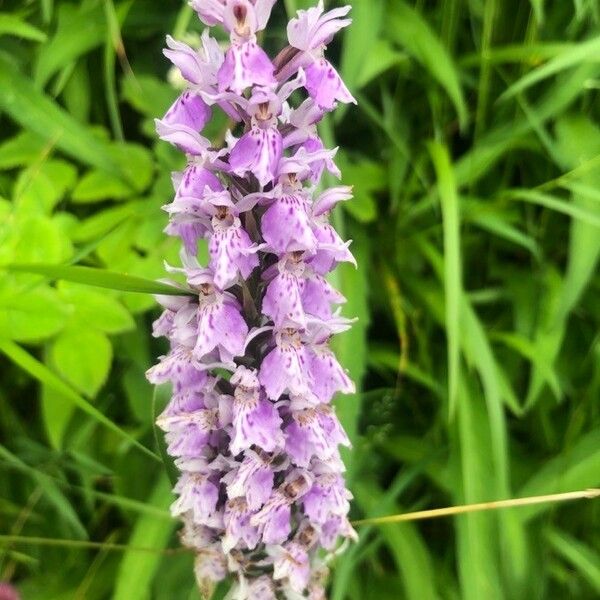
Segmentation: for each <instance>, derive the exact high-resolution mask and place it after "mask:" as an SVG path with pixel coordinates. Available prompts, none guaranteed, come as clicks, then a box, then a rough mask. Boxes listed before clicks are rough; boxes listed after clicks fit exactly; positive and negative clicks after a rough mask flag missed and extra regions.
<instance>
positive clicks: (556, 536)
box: [545, 528, 600, 594]
mask: <svg viewBox="0 0 600 600" xmlns="http://www.w3.org/2000/svg"><path fill="white" fill-rule="evenodd" d="M545 538H546V539H547V540H548V542H550V545H551V546H552V548H554V550H555V551H556V552H557V553H558V554H559V555H560V556H562V557H563V558H564V559H565V560H566V561H567V562H568V563H570V564H571V565H573V567H574V568H575V569H576V570H577V571H578V572H579V573H580V574H581V575H582V577H583V578H584V579H585V580H586V581H587V582H588V583H589V584H590V585H591V586H592V587H593V588H594V591H595V592H596V594H600V554H598V552H595V551H594V550H593V549H592V548H590V547H589V546H586V545H585V544H583V543H581V542H580V541H579V540H577V539H576V538H574V537H572V536H570V535H569V534H568V533H565V532H564V531H560V530H559V529H551V528H549V529H547V530H546V531H545Z"/></svg>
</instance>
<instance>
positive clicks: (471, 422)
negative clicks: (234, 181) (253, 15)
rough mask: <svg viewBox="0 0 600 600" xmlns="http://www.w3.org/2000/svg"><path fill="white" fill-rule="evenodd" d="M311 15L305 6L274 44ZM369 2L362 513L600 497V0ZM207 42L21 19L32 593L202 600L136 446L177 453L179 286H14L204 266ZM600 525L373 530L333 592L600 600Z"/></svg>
mask: <svg viewBox="0 0 600 600" xmlns="http://www.w3.org/2000/svg"><path fill="white" fill-rule="evenodd" d="M307 4H310V2H308V3H307V2H304V1H303V2H300V1H294V0H285V1H283V0H282V1H281V2H279V3H278V5H277V7H276V10H275V12H274V16H273V27H272V28H270V30H269V32H268V33H267V36H268V37H267V38H266V39H265V40H264V42H265V44H266V46H267V48H269V49H274V48H276V47H278V46H280V45H281V44H283V43H284V39H285V38H284V32H285V20H286V14H285V13H286V11H288V13H289V14H291V13H292V12H294V11H295V10H296V9H297V8H299V7H301V6H306V5H307ZM328 4H329V5H330V6H331V5H333V4H334V3H332V2H329V3H328ZM352 5H353V17H354V23H353V25H352V27H351V28H350V29H348V30H347V31H346V33H345V35H344V36H342V38H341V39H340V40H339V41H336V43H334V44H332V46H331V48H330V56H332V57H333V61H334V62H335V63H336V64H338V65H339V66H340V70H341V73H342V75H343V76H344V78H345V80H346V82H347V84H348V87H349V88H350V89H351V90H352V92H353V93H354V94H355V95H356V97H357V99H358V100H359V105H358V107H353V106H350V107H343V108H341V109H339V110H338V111H337V112H336V114H335V115H334V116H333V118H330V119H329V120H328V121H326V122H325V123H323V127H322V134H323V136H324V137H325V138H326V140H327V142H328V143H329V144H330V145H340V146H341V150H340V151H339V154H338V165H339V166H340V167H341V168H342V171H343V173H344V179H343V183H346V184H353V185H354V190H355V196H356V198H355V199H354V200H353V201H351V202H348V203H345V204H344V206H343V207H342V208H341V209H340V210H339V212H337V213H336V214H335V221H336V225H337V226H338V227H339V228H340V229H341V231H342V232H343V235H344V236H345V237H347V238H351V239H353V240H354V242H353V249H354V252H355V254H356V256H357V259H358V262H359V269H358V270H354V269H352V268H341V269H340V270H339V272H338V274H337V275H336V281H335V283H336V284H337V285H338V286H339V287H340V288H341V289H342V291H343V293H344V294H345V295H346V296H347V297H348V299H349V301H348V304H347V305H346V307H345V314H346V315H347V316H357V317H359V322H358V324H357V325H356V326H355V327H354V328H353V330H352V331H351V332H349V333H346V334H343V335H342V336H340V337H339V340H338V341H337V350H338V352H339V355H340V357H341V359H342V361H343V363H344V364H345V365H346V366H347V367H348V368H349V369H350V371H351V372H352V375H353V377H354V378H355V379H356V381H357V382H358V383H359V390H360V392H359V393H357V394H356V395H355V396H353V397H343V398H339V399H338V401H337V406H338V411H339V414H340V416H341V418H342V420H343V422H344V425H345V426H346V428H347V430H348V432H349V434H350V436H351V438H352V439H353V442H354V448H353V450H352V451H351V452H347V453H345V459H346V461H347V465H348V479H349V483H350V487H351V489H352V491H353V492H354V494H355V502H354V505H353V509H352V516H353V518H364V517H373V516H378V515H386V514H393V513H398V512H403V511H409V510H419V509H425V508H434V507H439V506H447V505H453V504H462V503H470V502H478V501H486V500H494V499H501V498H510V497H521V496H527V495H537V494H547V493H554V492H562V491H570V490H578V489H584V488H587V487H592V486H599V485H600V415H599V403H598V398H599V396H600V360H599V358H600V336H599V323H600V302H599V300H598V298H599V292H600V278H599V277H598V272H597V270H596V267H597V262H598V256H599V253H600V123H599V120H600V110H599V105H598V90H599V88H600V61H599V60H598V57H599V56H600V28H599V22H600V7H599V5H598V2H597V0H561V1H560V2H550V1H546V0H529V1H527V0H445V1H443V2H439V1H434V0H430V1H416V2H415V1H413V0H411V1H407V2H404V1H401V0H391V1H389V2H387V1H385V0H354V1H353V2H352ZM200 31H201V26H200V23H199V22H198V20H197V19H196V18H195V16H193V15H192V12H191V10H190V9H189V8H187V7H185V6H184V3H183V2H180V1H179V0H162V1H160V2H156V1H150V0H125V1H117V0H84V1H83V2H80V3H76V2H68V1H65V0H39V1H38V0H24V1H18V0H14V1H9V0H3V1H0V266H1V267H2V268H0V376H1V378H2V385H1V387H0V440H1V444H0V534H1V537H0V581H10V582H12V583H13V584H14V585H15V586H16V587H17V588H18V589H19V590H20V592H21V594H22V597H23V598H24V599H25V600H29V599H34V600H37V599H43V600H46V599H71V598H73V599H75V598H77V599H84V598H85V599H103V598H116V599H118V600H137V599H146V598H152V599H173V598H177V599H179V598H182V599H186V600H187V599H190V600H191V599H198V598H199V593H198V592H197V591H196V590H195V584H194V581H193V574H192V557H190V556H189V555H188V554H186V553H182V552H179V551H177V550H174V551H173V550H172V549H174V548H175V549H176V548H177V547H178V543H177V537H176V524H175V522H174V521H172V520H170V519H169V517H168V514H167V507H168V505H169V503H170V501H171V496H170V492H169V487H170V485H169V483H168V480H167V478H166V476H165V468H164V466H163V464H162V463H161V462H160V461H159V460H156V456H152V455H150V454H149V453H147V452H144V451H143V449H141V448H140V447H139V446H136V443H137V444H142V445H143V446H145V447H147V448H150V449H152V450H153V451H154V450H156V448H157V445H156V441H155V438H154V435H155V434H154V431H153V427H152V422H153V414H154V413H155V412H156V410H157V407H155V406H154V404H156V402H160V398H159V399H158V400H156V401H154V400H153V390H152V388H151V387H150V386H149V385H148V384H147V383H146V381H145V379H144V371H145V370H146V369H147V368H148V367H149V366H150V365H151V364H152V363H153V361H154V360H155V357H156V356H157V355H158V354H160V353H161V352H162V351H164V346H163V345H162V344H161V343H160V342H157V341H156V340H153V339H152V338H151V336H150V324H151V322H152V319H153V318H154V317H155V316H156V315H157V309H156V306H155V303H154V301H153V299H152V297H151V296H150V295H148V294H134V293H130V292H122V291H116V290H110V289H101V288H98V287H89V286H84V285H81V284H76V283H67V282H65V281H60V282H56V281H55V280H54V279H51V278H49V277H44V276H40V275H33V274H27V273H16V272H14V271H9V270H7V269H6V268H5V267H6V266H7V265H10V264H14V263H44V264H47V265H48V264H51V265H75V264H77V265H85V266H92V267H99V268H102V269H109V270H111V271H116V272H119V273H128V274H131V275H139V276H142V277H145V278H149V279H156V278H160V277H161V276H164V268H163V261H164V260H168V261H169V262H171V263H176V262H177V244H176V243H175V241H174V240H172V239H170V238H168V237H167V236H165V235H164V234H163V233H162V229H163V227H164V226H165V223H166V215H165V213H164V212H163V211H161V210H160V207H161V205H163V204H165V203H166V202H168V201H169V199H170V198H171V195H172V191H171V184H170V178H169V173H170V171H172V170H174V169H177V168H181V166H182V163H181V157H180V156H179V155H178V153H177V152H176V151H174V150H173V149H172V148H170V147H169V146H168V145H167V144H165V143H162V142H157V141H156V138H155V134H154V128H153V123H152V119H153V118H154V117H157V116H161V115H162V113H163V111H164V110H165V108H166V107H167V106H168V105H169V104H170V102H171V101H172V100H173V99H174V98H175V96H176V95H177V93H178V92H177V90H176V89H175V87H173V85H172V83H176V81H175V80H176V77H175V76H174V74H173V73H168V67H169V64H168V62H167V60H166V59H164V58H163V56H162V54H161V48H162V46H163V43H164V36H165V35H166V34H167V33H171V34H173V35H174V36H175V37H180V38H185V39H188V41H191V42H194V40H196V41H197V39H198V34H199V32H200ZM168 81H170V82H171V83H168ZM222 128H223V123H222V122H220V121H218V120H217V121H216V122H215V123H214V125H213V126H212V130H211V135H212V136H214V137H215V138H217V137H219V136H222V135H223V130H222ZM108 283H109V284H110V282H108ZM599 516H600V503H598V502H593V501H580V502H575V503H569V504H562V505H553V504H544V505H538V506H531V507H527V508H519V509H512V510H510V511H502V512H494V513H478V514H471V515H468V516H462V517H460V518H448V519H438V520H432V521H424V522H420V523H419V524H404V525H387V526H381V527H377V528H375V527H361V528H359V532H360V541H359V542H358V543H357V544H356V545H353V546H351V547H350V549H349V550H348V551H347V552H346V554H345V555H343V556H342V557H340V558H339V559H337V560H336V561H335V563H334V564H333V565H332V574H331V590H330V594H331V598H333V599H334V600H342V599H346V598H347V599H351V600H362V599H378V600H379V599H382V600H383V599H404V598H406V599H409V600H430V599H432V600H433V599H437V598H439V599H449V600H454V599H457V600H458V599H465V600H500V599H506V600H519V599H521V598H527V599H528V600H533V599H542V598H543V599H554V598H560V599H562V598H578V599H579V598H581V599H585V598H590V599H591V598H597V597H599V595H600V539H599V537H600V535H599V531H600V527H599V523H600V519H599ZM31 538H42V539H31Z"/></svg>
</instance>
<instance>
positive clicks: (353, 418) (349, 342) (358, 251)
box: [332, 200, 370, 480]
mask: <svg viewBox="0 0 600 600" xmlns="http://www.w3.org/2000/svg"><path fill="white" fill-rule="evenodd" d="M350 202H351V200H350ZM339 214H343V213H338V216H337V218H338V219H339ZM353 237H354V243H353V246H352V252H353V253H354V256H355V257H356V261H357V263H358V264H359V265H367V264H368V263H369V255H370V243H369V239H368V238H367V237H366V235H365V232H364V231H361V230H359V229H356V231H353ZM335 277H336V278H337V279H336V280H333V281H332V283H333V284H334V285H335V286H336V287H337V288H338V289H339V290H340V291H341V292H342V294H344V295H345V296H346V297H347V299H348V302H347V303H346V304H345V306H344V314H345V315H346V316H349V317H357V318H358V321H357V322H356V323H354V325H353V326H352V328H351V329H350V330H349V331H346V332H344V333H342V334H340V335H339V336H336V337H335V338H334V340H333V341H332V348H333V349H334V350H335V352H336V354H337V356H338V359H339V361H340V363H341V364H342V366H343V367H344V368H346V369H348V371H349V374H350V377H351V378H352V379H353V381H354V383H355V384H356V389H357V392H360V390H361V388H362V380H363V377H364V376H365V373H366V365H367V356H368V346H367V330H368V328H369V322H370V318H369V310H368V291H369V286H368V283H367V273H366V270H365V268H364V267H359V268H358V269H356V268H354V266H352V265H349V264H343V265H340V266H339V268H338V269H337V272H336V273H335ZM360 398H361V396H360V393H357V394H353V395H351V396H348V395H345V396H340V397H339V399H338V400H337V401H336V403H335V404H336V411H337V415H338V417H339V419H340V422H341V423H342V425H343V427H344V429H345V430H346V433H347V434H348V436H349V438H350V440H351V441H353V442H355V441H356V440H357V438H358V419H359V416H360V413H361V402H360ZM346 458H348V453H346ZM354 464H355V463H354V461H353V460H346V465H347V467H348V475H347V477H348V479H349V480H351V479H352V477H353V472H354V471H353V470H354Z"/></svg>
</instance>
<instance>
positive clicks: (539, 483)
mask: <svg viewBox="0 0 600 600" xmlns="http://www.w3.org/2000/svg"><path fill="white" fill-rule="evenodd" d="M598 485H600V429H598V428H596V429H592V430H591V431H590V432H589V433H586V434H585V435H582V436H581V437H580V438H579V439H578V440H577V441H576V442H575V443H574V444H573V446H572V447H569V448H566V449H565V450H563V451H562V452H560V453H559V454H557V455H556V456H554V457H553V458H551V459H550V460H548V461H547V462H546V463H545V464H544V466H543V467H542V468H540V469H538V470H537V471H536V472H535V474H534V475H533V476H532V477H531V478H530V479H529V481H527V483H526V484H525V485H524V486H523V487H522V488H521V489H520V490H519V492H518V494H517V496H520V497H526V496H541V495H544V494H559V493H561V492H572V491H573V490H581V489H586V488H593V487H598ZM551 508H552V505H551V504H537V505H535V506H527V507H524V508H521V509H520V514H521V517H522V518H523V520H524V521H530V520H531V519H533V518H535V517H537V516H538V515H540V514H542V513H544V512H547V511H548V510H550V509H551Z"/></svg>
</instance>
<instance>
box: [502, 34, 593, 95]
mask: <svg viewBox="0 0 600 600" xmlns="http://www.w3.org/2000/svg"><path fill="white" fill-rule="evenodd" d="M599 53H600V37H595V38H592V39H591V40H587V41H585V42H582V43H581V44H578V45H577V46H575V47H573V48H568V49H566V50H565V51H564V52H562V53H561V54H559V55H558V56H556V57H555V58H553V59H552V60H550V61H548V62H547V63H546V64H545V65H543V66H541V67H539V68H538V69H535V71H532V72H531V73H528V74H527V75H525V76H524V77H522V78H521V79H519V80H518V81H516V82H515V83H513V84H512V85H511V86H510V87H509V88H508V89H506V90H505V91H504V92H503V93H502V95H501V96H500V97H499V98H498V100H499V101H505V100H508V99H509V98H512V97H514V96H516V95H517V94H519V93H520V92H523V91H524V90H526V89H527V88H529V87H531V86H532V85H534V84H536V83H539V82H540V81H543V80H544V79H547V78H548V77H551V76H552V75H556V74H557V73H560V72H561V71H564V70H565V69H569V68H571V67H575V66H577V65H578V64H580V63H582V62H589V61H596V60H597V56H598V54H599Z"/></svg>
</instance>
